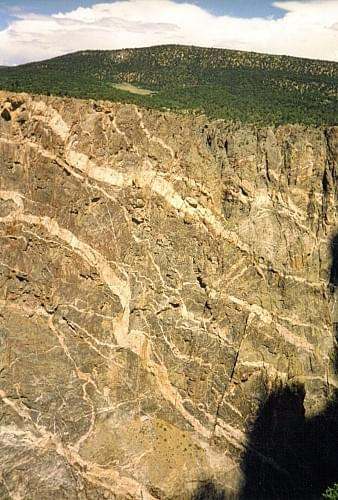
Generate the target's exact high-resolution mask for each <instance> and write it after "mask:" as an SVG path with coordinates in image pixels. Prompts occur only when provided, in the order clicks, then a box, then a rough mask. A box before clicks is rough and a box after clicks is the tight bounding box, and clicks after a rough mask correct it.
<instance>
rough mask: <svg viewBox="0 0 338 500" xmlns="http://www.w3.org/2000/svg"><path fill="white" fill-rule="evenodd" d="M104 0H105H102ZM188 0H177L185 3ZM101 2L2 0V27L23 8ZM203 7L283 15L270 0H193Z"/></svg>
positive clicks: (44, 10) (49, 10) (54, 9)
mask: <svg viewBox="0 0 338 500" xmlns="http://www.w3.org/2000/svg"><path fill="white" fill-rule="evenodd" d="M100 1H102V2H104V0H100ZM185 1H186V0H177V3H184V2H185ZM95 3H99V2H98V1H93V0H56V1H52V0H14V1H10V0H0V29H1V28H3V27H5V26H7V25H8V24H9V23H10V22H11V21H12V20H13V19H14V18H15V11H16V10H18V9H20V10H21V9H22V10H24V11H27V12H34V13H40V14H56V13H58V12H60V11H61V12H65V11H69V10H73V9H75V8H76V7H79V6H83V7H89V6H92V5H94V4H95ZM191 3H194V4H196V5H198V6H200V7H202V8H203V9H205V10H207V11H209V12H211V13H213V14H216V15H230V16H236V17H244V18H250V17H268V16H273V17H274V18H278V17H281V15H282V10H281V9H278V8H276V7H274V6H273V2H272V1H269V0H193V1H192V2H191Z"/></svg>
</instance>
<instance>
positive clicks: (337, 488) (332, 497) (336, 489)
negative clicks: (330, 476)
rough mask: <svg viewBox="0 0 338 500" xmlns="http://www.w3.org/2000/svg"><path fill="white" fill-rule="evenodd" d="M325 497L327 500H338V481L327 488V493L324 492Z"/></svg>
mask: <svg viewBox="0 0 338 500" xmlns="http://www.w3.org/2000/svg"><path fill="white" fill-rule="evenodd" d="M323 498H325V500H338V483H336V484H334V485H333V486H332V487H330V488H327V489H326V490H325V493H323Z"/></svg>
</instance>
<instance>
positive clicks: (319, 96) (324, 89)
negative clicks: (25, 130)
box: [0, 45, 338, 125]
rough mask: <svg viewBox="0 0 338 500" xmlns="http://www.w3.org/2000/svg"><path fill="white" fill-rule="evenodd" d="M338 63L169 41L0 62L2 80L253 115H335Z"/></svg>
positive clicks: (228, 115)
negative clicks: (13, 64)
mask: <svg viewBox="0 0 338 500" xmlns="http://www.w3.org/2000/svg"><path fill="white" fill-rule="evenodd" d="M337 87H338V63H335V62H328V61H319V60H311V59H300V58H295V57H288V56H273V55H266V54H258V53H252V52H240V51H233V50H226V49H212V48H199V47H188V46H177V45H167V46H158V47H149V48H141V49H123V50H114V51H111V50H109V51H107V50H106V51H102V50H100V51H99V50H97V51H87V50H86V51H81V52H76V53H73V54H68V55H65V56H61V57H56V58H53V59H50V60H47V61H42V62H36V63H30V64H25V65H21V66H16V67H0V88H2V89H6V90H16V91H27V92H34V93H41V94H51V95H61V96H73V97H82V98H94V99H108V100H113V101H121V102H134V103H137V104H140V105H143V106H146V107H153V108H170V109H175V110H187V109H188V110H195V112H197V113H205V114H207V115H208V116H209V117H211V118H224V119H232V120H241V121H243V122H254V123H275V124H279V123H304V124H316V125H321V124H326V125H330V124H337V123H338V99H337Z"/></svg>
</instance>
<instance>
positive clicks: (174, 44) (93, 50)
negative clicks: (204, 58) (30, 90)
mask: <svg viewBox="0 0 338 500" xmlns="http://www.w3.org/2000/svg"><path fill="white" fill-rule="evenodd" d="M159 47H187V48H195V49H206V50H220V51H229V52H241V53H248V54H258V55H262V56H271V57H286V58H292V59H302V60H307V61H319V62H323V63H332V64H337V65H338V61H332V60H328V59H316V58H311V57H299V56H289V55H287V54H271V53H267V52H258V51H255V50H240V49H229V48H227V47H205V46H199V45H192V44H190V45H189V44H180V43H163V44H156V45H145V46H143V47H121V48H118V49H86V48H84V49H80V50H75V51H72V52H65V53H64V54H60V55H57V56H54V57H50V58H47V59H39V60H33V61H29V62H27V63H22V64H13V65H0V68H15V67H18V66H25V65H29V64H39V63H43V62H47V61H50V60H52V59H58V58H63V57H67V56H71V55H73V54H79V53H81V52H120V51H124V50H145V49H155V48H159Z"/></svg>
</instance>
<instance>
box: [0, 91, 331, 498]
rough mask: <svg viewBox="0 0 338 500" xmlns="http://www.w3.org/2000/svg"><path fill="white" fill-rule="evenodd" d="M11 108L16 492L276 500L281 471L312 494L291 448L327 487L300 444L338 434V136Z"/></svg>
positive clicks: (6, 198) (4, 407) (128, 109)
mask: <svg viewBox="0 0 338 500" xmlns="http://www.w3.org/2000/svg"><path fill="white" fill-rule="evenodd" d="M0 115H1V116H0V173H1V175H0V241H1V245H0V283H1V285H0V398H1V402H0V463H1V468H0V498H4V499H5V498H9V499H30V500H38V499H39V500H40V499H42V498H43V499H60V500H61V499H63V498H68V499H81V500H82V499H90V500H91V499H94V500H95V499H102V498H105V499H115V498H116V499H143V500H146V499H147V500H150V499H161V500H162V499H182V500H184V499H190V498H238V497H239V495H241V496H242V497H243V498H250V495H251V496H256V498H259V497H260V496H261V498H263V497H264V495H266V497H267V498H268V496H269V495H270V494H271V491H273V487H274V486H273V485H272V486H271V485H264V484H263V485H262V486H261V487H260V488H259V489H258V491H256V490H255V488H254V487H253V486H252V484H251V485H250V481H251V480H252V477H253V476H254V475H255V474H257V477H259V478H261V477H263V476H262V475H264V470H265V469H264V467H265V466H266V467H270V468H271V471H272V472H271V474H270V476H271V477H272V480H274V478H275V476H276V478H277V479H276V480H277V482H278V481H280V478H281V477H284V478H286V479H285V483H284V485H285V491H286V493H285V492H284V493H283V491H282V490H280V491H278V492H277V493H276V495H277V496H275V498H279V497H278V495H280V498H284V497H283V495H284V494H285V495H289V498H292V494H295V495H296V494H298V498H300V497H301V495H303V494H304V495H308V494H309V491H310V490H309V487H308V486H303V487H302V486H301V485H299V484H298V483H297V484H295V483H294V481H293V479H292V470H291V465H292V464H291V462H290V461H288V463H284V462H285V456H286V455H285V454H283V453H281V454H278V453H277V452H276V450H273V449H272V448H273V446H274V444H276V443H278V446H279V449H280V447H283V446H284V445H286V444H287V446H288V450H290V449H292V450H294V453H295V454H296V457H297V459H295V462H296V461H297V463H298V466H299V469H301V470H306V471H307V472H306V474H308V475H307V476H306V478H307V477H308V476H311V477H312V478H314V479H313V485H312V490H311V491H312V492H313V493H314V494H315V493H316V494H317V493H318V491H319V490H320V488H321V487H322V486H323V485H322V484H320V485H319V483H318V484H317V483H316V479H315V477H314V476H313V474H312V471H313V468H314V467H317V465H316V463H315V464H313V461H314V460H315V459H314V458H313V454H312V455H311V453H310V452H309V453H307V450H305V451H304V447H303V451H302V450H300V449H299V448H300V447H299V442H297V443H296V441H299V439H303V442H304V443H305V445H304V446H308V447H309V449H312V448H311V446H313V443H312V442H311V443H310V442H309V439H308V438H307V437H306V436H307V435H308V433H309V432H311V433H312V434H317V436H321V437H322V439H321V441H322V442H324V441H323V439H324V438H325V439H326V441H327V442H331V443H332V442H333V440H332V439H331V438H332V436H333V435H334V432H337V429H336V428H334V424H332V422H334V418H333V417H332V415H334V414H335V415H336V413H335V412H336V409H335V403H334V399H335V395H336V391H337V388H338V379H337V374H336V367H335V332H334V328H335V326H334V325H335V323H337V322H338V317H337V310H336V309H335V302H336V299H337V293H336V288H337V284H338V264H337V263H338V257H337V248H338V245H337V232H338V231H337V211H336V210H337V168H338V167H337V158H338V149H337V148H338V127H333V128H328V129H322V128H306V127H303V126H282V127H276V128H273V127H268V128H258V127H256V128H255V127H253V126H244V125H243V126H235V125H233V124H225V123H224V122H208V121H207V120H206V119H205V118H203V117H194V116H190V115H188V114H182V115H175V114H173V113H169V112H162V113H161V112H156V111H147V110H143V109H138V108H136V107H135V106H133V105H119V104H110V103H106V102H104V103H103V102H99V103H96V102H93V101H80V100H71V99H61V98H52V97H49V98H47V97H32V96H28V95H26V94H10V93H6V92H1V93H0ZM325 415H329V417H328V418H330V419H331V420H330V422H331V424H332V425H331V424H330V425H331V427H330V433H333V434H327V433H326V430H325V429H326V420H325ZM318 422H319V423H318ZM288 423H290V426H289V427H288V425H289V424H288ZM311 425H312V426H314V427H311ZM316 425H317V427H316ZM276 426H277V428H278V429H279V431H278V433H277V434H275V429H276ZM290 428H293V429H294V432H288V431H289V429H290ZM262 429H263V431H262ZM297 429H298V431H299V432H298V431H297ZM309 429H310V431H309ZM313 429H315V432H313ZM265 430H266V442H265V444H264V439H265V438H264V432H265ZM297 432H298V434H297ZM302 433H303V434H302ZM304 433H305V434H304ZM306 433H307V434H306ZM323 433H324V434H325V436H324V434H323ZM304 435H306V436H305V437H304ZM302 436H303V437H302ZM323 436H324V437H323ZM288 440H289V441H288ZM269 443H270V444H269ZM331 452H332V450H330V453H331ZM290 453H291V452H290ZM331 454H332V453H331ZM308 455H309V456H310V455H311V456H312V458H311V457H310V458H309V456H308ZM324 455H325V453H324ZM283 457H284V458H283ZM330 457H331V455H330V456H326V455H325V457H324V458H323V457H322V456H321V455H320V456H319V457H317V458H318V460H321V463H322V464H323V463H324V462H323V460H328V461H329V460H331V458H330ZM298 459H299V460H301V462H299V460H298ZM302 461H303V462H302ZM325 463H326V462H325ZM266 464H268V465H266ZM302 464H303V465H304V466H303V468H302ZM262 471H263V472H262ZM308 471H310V473H309V472H308ZM301 473H302V472H299V471H298V472H297V474H301ZM274 474H275V476H274ZM304 474H305V473H304ZM306 474H305V475H306ZM304 477H305V476H304ZM326 479H327V480H331V479H332V478H331V475H330V476H327V477H326V476H325V480H326ZM305 480H306V479H305ZM269 488H270V489H269ZM271 488H272V489H271ZM302 488H303V489H302ZM306 488H307V489H306ZM317 490H318V491H317ZM203 491H204V493H203ZM203 495H204V496H203ZM212 495H214V496H212ZM216 495H218V496H216ZM295 498H296V497H295ZM314 498H315V497H314Z"/></svg>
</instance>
